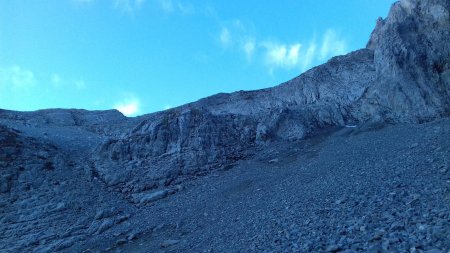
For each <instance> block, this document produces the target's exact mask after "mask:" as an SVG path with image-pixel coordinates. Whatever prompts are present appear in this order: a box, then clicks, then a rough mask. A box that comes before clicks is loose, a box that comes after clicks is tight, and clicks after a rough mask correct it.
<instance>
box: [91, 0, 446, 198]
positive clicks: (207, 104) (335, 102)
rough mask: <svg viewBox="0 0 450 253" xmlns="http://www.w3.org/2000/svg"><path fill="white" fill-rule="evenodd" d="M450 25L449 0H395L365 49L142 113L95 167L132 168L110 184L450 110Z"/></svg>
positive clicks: (221, 162)
mask: <svg viewBox="0 0 450 253" xmlns="http://www.w3.org/2000/svg"><path fill="white" fill-rule="evenodd" d="M449 32H450V18H449V2H448V1H442V0H440V1H438V0H436V1H413V0H404V1H400V2H397V3H395V4H394V5H393V6H392V9H391V11H390V13H389V15H388V17H387V18H386V19H385V20H379V21H378V22H377V26H376V28H375V30H374V32H373V33H372V35H371V38H370V40H369V43H368V45H367V49H362V50H359V51H355V52H352V53H350V54H348V55H345V56H338V57H335V58H333V59H331V60H330V61H328V62H327V63H326V64H324V65H321V66H319V67H316V68H313V69H311V70H310V71H307V72H306V73H304V74H302V75H301V76H299V77H297V78H294V79H292V80H291V81H288V82H286V83H283V84H281V85H279V86H277V87H274V88H269V89H263V90H257V91H248V92H244V91H241V92H235V93H231V94H218V95H215V96H212V97H209V98H205V99H202V100H200V101H198V102H195V103H192V104H188V105H185V106H181V107H179V108H174V109H172V110H169V111H167V112H162V113H156V114H151V115H147V116H143V117H142V120H143V121H142V123H141V124H139V125H138V126H137V127H136V128H135V129H134V130H132V131H130V132H129V133H127V134H125V135H124V136H122V137H121V138H119V139H111V140H109V141H107V142H106V143H105V144H104V145H103V146H102V147H101V149H100V154H101V159H100V160H98V161H97V163H96V166H97V168H102V169H100V174H101V175H111V169H103V168H115V167H116V166H117V165H118V164H120V165H119V166H120V168H121V169H120V171H122V172H121V173H124V172H123V168H127V169H126V171H127V172H126V173H125V174H122V175H121V176H120V178H121V179H122V180H113V182H112V183H113V184H116V183H118V182H120V181H123V182H126V181H127V180H129V179H130V178H131V179H132V178H134V177H135V176H137V177H139V178H145V180H144V181H146V182H149V181H152V182H157V181H159V180H160V178H164V177H165V176H164V174H165V173H167V174H170V175H189V174H192V173H199V172H202V171H203V172H205V171H208V170H210V169H212V168H221V167H222V168H223V167H226V166H228V165H229V164H230V163H232V162H233V161H234V160H235V159H241V158H244V157H246V156H249V155H251V152H250V153H249V152H247V153H246V152H243V151H244V150H247V149H248V148H250V147H253V146H255V145H260V144H264V143H266V142H270V141H272V140H288V141H289V140H297V139H302V138H304V137H306V136H308V135H311V134H314V131H316V130H318V129H323V128H327V127H333V126H344V125H345V124H363V123H365V122H390V123H394V122H423V121H429V120H432V119H435V118H439V117H443V116H448V115H449V113H450V65H449V64H450V44H449V43H448V42H447V40H448V37H449ZM130 161H132V162H131V164H134V163H140V164H145V165H146V166H145V168H147V169H146V170H142V169H141V167H139V166H133V165H130V163H129V162H130ZM133 168H134V169H133ZM115 170H116V169H115ZM110 183H111V182H110ZM152 185H154V187H158V184H157V183H155V184H153V183H152ZM159 185H160V184H159ZM125 191H126V190H125Z"/></svg>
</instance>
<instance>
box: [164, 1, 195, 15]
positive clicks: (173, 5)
mask: <svg viewBox="0 0 450 253" xmlns="http://www.w3.org/2000/svg"><path fill="white" fill-rule="evenodd" d="M158 3H159V7H160V8H161V9H162V10H163V11H164V12H166V13H173V12H179V13H181V14H184V15H187V14H192V13H194V12H195V8H194V5H192V4H191V3H187V2H184V3H182V2H181V1H176V0H159V1H158Z"/></svg>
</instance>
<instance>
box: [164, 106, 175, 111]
mask: <svg viewBox="0 0 450 253" xmlns="http://www.w3.org/2000/svg"><path fill="white" fill-rule="evenodd" d="M172 107H173V106H171V105H165V106H164V110H169V109H171V108H172Z"/></svg>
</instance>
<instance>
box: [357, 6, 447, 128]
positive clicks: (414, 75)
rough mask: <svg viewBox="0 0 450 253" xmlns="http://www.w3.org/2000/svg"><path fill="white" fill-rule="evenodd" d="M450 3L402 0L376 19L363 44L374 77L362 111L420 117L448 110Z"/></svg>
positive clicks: (415, 119)
mask: <svg viewBox="0 0 450 253" xmlns="http://www.w3.org/2000/svg"><path fill="white" fill-rule="evenodd" d="M449 10H450V2H449V1H443V0H428V1H419V0H403V1H399V2H396V3H395V4H394V5H393V6H392V8H391V11H390V13H389V16H388V18H387V19H386V20H379V22H378V24H377V27H376V28H375V30H374V32H373V33H372V36H371V38H370V41H369V43H368V45H367V47H368V48H369V49H370V50H373V52H374V65H375V68H376V75H377V81H376V82H375V83H374V85H372V86H370V87H369V89H368V90H367V92H366V94H365V95H364V96H363V97H362V98H361V99H360V103H358V106H361V107H363V108H362V111H363V112H364V113H365V114H366V115H367V116H366V117H365V118H367V119H368V118H373V117H379V118H381V119H383V120H389V121H394V122H399V121H400V122H405V121H406V122H410V121H413V122H422V121H428V120H431V119H434V118H437V117H442V116H448V115H450V44H449V43H448V38H449V37H450V14H449Z"/></svg>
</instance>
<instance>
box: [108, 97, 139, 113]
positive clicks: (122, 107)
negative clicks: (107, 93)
mask: <svg viewBox="0 0 450 253" xmlns="http://www.w3.org/2000/svg"><path fill="white" fill-rule="evenodd" d="M139 106H140V102H139V99H138V98H136V97H133V96H131V97H129V98H126V99H124V100H123V101H121V102H118V103H116V104H115V105H114V109H117V110H118V111H119V112H121V113H122V114H123V115H125V116H135V115H137V114H138V113H139Z"/></svg>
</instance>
